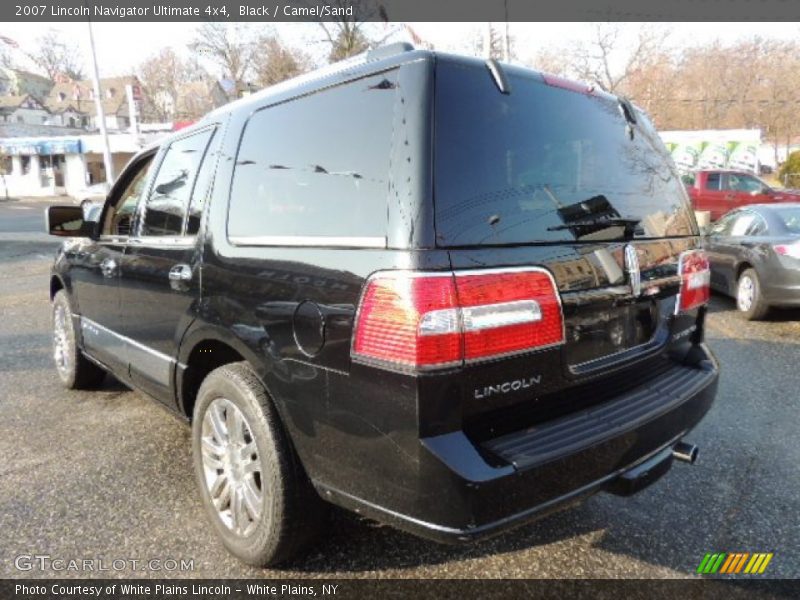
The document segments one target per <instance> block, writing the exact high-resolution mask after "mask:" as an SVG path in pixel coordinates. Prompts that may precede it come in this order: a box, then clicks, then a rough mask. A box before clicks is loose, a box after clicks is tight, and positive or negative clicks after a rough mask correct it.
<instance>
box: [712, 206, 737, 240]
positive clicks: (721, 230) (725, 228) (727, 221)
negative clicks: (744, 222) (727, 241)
mask: <svg viewBox="0 0 800 600" xmlns="http://www.w3.org/2000/svg"><path fill="white" fill-rule="evenodd" d="M741 214H742V213H738V212H737V213H728V214H727V215H725V216H724V217H722V218H721V219H720V220H719V221H717V222H716V223H714V225H713V226H712V227H711V234H712V235H730V234H731V228H732V227H733V224H734V223H735V222H736V220H737V219H738V217H739V216H740V215H741Z"/></svg>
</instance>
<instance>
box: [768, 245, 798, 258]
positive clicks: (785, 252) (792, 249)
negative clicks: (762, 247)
mask: <svg viewBox="0 0 800 600" xmlns="http://www.w3.org/2000/svg"><path fill="white" fill-rule="evenodd" d="M773 248H774V249H775V252H776V253H778V254H780V255H781V256H790V257H791V258H800V242H795V243H794V244H778V245H777V246H773Z"/></svg>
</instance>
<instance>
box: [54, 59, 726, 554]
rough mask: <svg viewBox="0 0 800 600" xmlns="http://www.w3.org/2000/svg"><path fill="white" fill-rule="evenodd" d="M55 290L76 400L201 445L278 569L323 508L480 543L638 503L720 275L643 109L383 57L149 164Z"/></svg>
mask: <svg viewBox="0 0 800 600" xmlns="http://www.w3.org/2000/svg"><path fill="white" fill-rule="evenodd" d="M48 230H49V231H50V232H51V233H53V234H55V235H62V236H65V237H70V238H71V239H68V240H65V242H64V244H63V247H62V248H61V250H60V251H59V253H58V256H57V258H56V261H55V265H54V267H53V271H52V279H51V284H50V285H51V288H50V292H51V296H52V298H53V323H54V340H55V343H54V355H55V362H56V366H57V370H58V374H59V376H60V378H61V379H62V381H63V383H64V385H65V386H67V387H70V388H84V387H91V386H95V385H97V384H98V383H99V382H100V381H101V380H102V379H103V376H104V374H105V372H106V371H109V372H111V373H113V374H114V376H115V377H117V378H118V379H120V380H121V381H123V382H125V383H127V384H129V385H131V386H133V387H135V388H137V389H139V390H141V391H143V392H145V393H147V394H148V395H150V396H152V397H154V398H156V399H158V400H159V401H161V402H163V403H164V404H166V405H167V406H169V407H170V408H172V409H174V410H175V411H177V412H179V413H181V414H182V415H185V416H186V418H188V419H189V420H191V422H192V427H193V430H192V433H193V453H194V465H195V470H196V474H197V480H198V483H199V489H200V493H201V495H202V498H203V501H204V504H205V506H206V508H207V511H208V515H209V518H210V520H211V522H212V523H213V525H214V527H215V529H216V530H217V532H218V534H219V536H220V537H221V538H222V540H223V542H224V543H225V545H226V546H227V547H228V549H229V550H230V551H231V552H233V553H234V554H235V555H236V556H238V557H239V558H241V559H242V560H244V561H246V562H248V563H251V564H257V565H267V564H275V563H277V562H280V561H281V560H284V559H286V558H288V557H289V556H290V555H291V554H292V553H294V552H296V551H298V550H299V549H300V548H301V547H302V546H303V545H304V544H306V543H307V542H308V541H309V540H310V539H311V538H312V536H313V534H315V533H316V532H318V531H319V529H320V527H321V526H322V524H323V523H324V516H325V512H326V511H325V508H326V507H327V506H329V504H328V503H333V504H336V505H339V506H343V507H346V508H349V509H352V510H356V511H358V512H359V513H361V514H364V515H367V516H369V517H372V518H375V519H377V520H380V521H383V522H387V523H390V524H392V525H394V526H396V527H399V528H401V529H405V530H408V531H411V532H413V533H416V534H419V535H421V536H424V537H427V538H431V539H434V540H440V541H447V542H457V541H470V540H475V539H480V538H483V537H485V536H488V535H491V534H494V533H497V532H500V531H503V530H506V529H508V528H510V527H512V526H515V525H519V524H522V523H525V522H528V521H530V520H531V519H533V518H535V517H537V516H541V515H542V514H545V513H547V512H549V511H551V510H553V509H555V508H557V507H560V506H563V505H565V504H567V503H571V502H574V501H576V500H579V499H581V498H583V497H585V496H587V495H588V494H590V493H592V492H596V491H600V490H605V491H611V492H614V493H617V494H623V495H624V494H631V493H633V492H635V491H637V490H639V489H641V488H642V487H644V486H646V485H647V484H649V483H651V482H652V481H654V480H656V479H658V478H659V477H660V476H661V475H663V474H664V473H665V472H666V471H667V470H668V469H669V467H670V466H671V464H672V462H673V460H674V459H676V458H677V459H681V460H684V461H688V462H693V461H694V458H695V456H696V453H697V450H696V448H695V447H694V446H692V445H690V444H688V443H686V442H684V441H683V437H684V436H685V435H686V434H687V432H688V431H689V430H691V429H692V427H694V426H695V425H696V424H697V423H698V421H699V420H700V419H701V418H702V417H703V415H704V414H705V413H706V412H707V411H708V410H709V407H710V406H711V404H712V402H713V399H714V396H715V394H716V388H717V379H718V373H719V371H718V366H717V362H716V360H715V358H714V357H713V355H712V354H711V353H710V352H709V350H708V349H707V348H706V346H705V344H704V342H703V333H704V326H703V325H704V318H705V314H706V308H705V305H706V303H707V302H708V298H709V265H708V261H707V259H706V256H705V254H704V253H703V251H702V250H700V249H699V245H700V238H699V236H698V230H697V225H696V223H695V221H694V217H693V215H692V212H691V210H690V206H689V202H688V199H687V197H686V192H685V190H684V188H683V186H682V185H681V182H680V179H678V178H677V177H676V175H675V172H674V168H673V165H672V163H671V162H670V160H669V158H668V157H667V154H666V153H665V151H664V148H663V146H662V144H661V142H660V141H659V140H658V137H657V135H656V133H655V131H654V128H653V126H652V125H651V124H650V121H649V120H648V118H647V117H646V116H645V115H644V114H642V112H641V111H640V110H639V109H637V108H636V107H635V106H633V105H632V104H631V103H630V102H628V101H627V100H625V99H623V98H618V97H616V96H611V95H609V94H606V93H603V92H600V91H597V90H594V89H592V88H591V87H587V86H585V85H582V84H579V83H576V82H572V81H568V80H564V79H561V78H558V77H553V76H550V75H544V74H541V73H537V72H534V71H530V70H527V69H522V68H518V67H512V66H508V65H504V64H499V63H497V62H495V61H491V60H490V61H483V60H478V59H472V58H463V57H455V56H449V55H443V54H439V53H433V52H427V51H416V50H413V49H411V48H410V47H408V46H405V45H400V46H393V47H392V46H389V47H385V48H381V49H378V50H375V51H372V52H370V53H367V54H366V55H364V56H361V57H358V58H356V59H352V60H350V61H348V62H345V63H339V64H337V65H334V66H332V67H329V68H327V69H325V70H323V71H317V72H315V73H312V74H310V75H306V76H303V77H301V78H298V79H295V80H292V81H289V82H286V83H283V84H280V85H278V86H275V87H272V88H269V89H266V90H264V91H262V92H260V93H257V94H254V95H252V96H248V97H247V98H243V99H242V100H239V101H237V102H234V103H232V104H230V105H228V106H225V107H223V108H220V109H218V110H216V111H214V112H212V113H210V114H209V115H207V116H206V117H205V118H203V119H202V120H201V121H199V122H198V123H196V124H195V125H193V126H191V127H190V128H188V129H184V130H181V131H179V132H177V133H175V134H173V135H172V136H171V137H169V138H167V139H165V140H163V141H162V143H160V144H159V146H158V147H157V148H151V149H146V150H144V151H142V152H141V153H139V154H138V155H137V156H135V157H134V158H133V159H132V160H131V162H130V164H129V165H128V166H127V167H126V169H125V170H124V172H123V173H122V175H121V176H120V177H119V179H118V180H117V182H116V183H115V184H114V186H113V188H112V190H111V192H110V194H109V196H108V199H107V201H106V204H105V207H104V208H103V210H102V212H101V213H100V216H99V221H98V222H96V223H93V222H86V221H84V220H83V219H82V216H81V212H80V209H79V208H77V207H53V208H51V209H49V212H48Z"/></svg>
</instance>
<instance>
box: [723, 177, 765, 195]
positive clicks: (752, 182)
mask: <svg viewBox="0 0 800 600" xmlns="http://www.w3.org/2000/svg"><path fill="white" fill-rule="evenodd" d="M728 187H729V188H730V189H732V190H734V191H737V192H748V193H749V192H756V193H761V192H762V191H764V188H765V184H764V183H762V182H761V181H759V180H758V179H756V178H755V177H750V176H749V175H739V174H736V173H731V174H729V175H728Z"/></svg>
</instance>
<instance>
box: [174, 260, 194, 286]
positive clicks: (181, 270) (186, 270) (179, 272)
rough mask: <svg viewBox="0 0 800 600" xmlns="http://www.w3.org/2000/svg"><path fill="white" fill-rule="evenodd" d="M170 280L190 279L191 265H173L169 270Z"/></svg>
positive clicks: (184, 280)
mask: <svg viewBox="0 0 800 600" xmlns="http://www.w3.org/2000/svg"><path fill="white" fill-rule="evenodd" d="M169 280H170V281H183V282H186V281H191V280H192V267H190V266H189V265H182V264H181V265H175V266H174V267H172V268H171V269H170V270H169Z"/></svg>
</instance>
